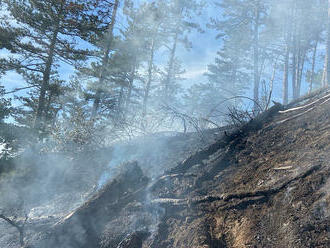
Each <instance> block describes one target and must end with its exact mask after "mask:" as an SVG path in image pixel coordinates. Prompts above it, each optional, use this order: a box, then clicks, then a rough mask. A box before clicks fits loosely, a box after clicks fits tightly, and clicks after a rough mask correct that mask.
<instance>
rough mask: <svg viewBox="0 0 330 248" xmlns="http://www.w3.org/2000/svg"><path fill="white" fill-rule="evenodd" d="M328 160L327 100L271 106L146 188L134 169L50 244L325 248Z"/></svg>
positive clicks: (328, 96) (329, 230)
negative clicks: (55, 241)
mask: <svg viewBox="0 0 330 248" xmlns="http://www.w3.org/2000/svg"><path fill="white" fill-rule="evenodd" d="M329 151H330V93H329V91H323V92H319V93H318V94H316V95H315V96H313V97H310V98H307V99H301V100H300V101H299V102H297V103H295V104H292V105H290V106H287V107H285V108H283V107H282V106H281V105H275V106H274V107H272V108H271V109H270V110H269V111H267V112H265V113H263V114H262V115H260V116H259V117H258V118H256V119H255V120H253V121H252V122H250V123H248V124H247V125H245V126H244V127H242V128H240V129H238V130H235V131H233V132H232V133H229V134H226V135H224V136H223V137H222V138H221V139H219V140H218V141H217V142H215V143H214V144H213V145H211V146H209V147H208V148H206V149H204V150H202V151H198V152H196V153H195V154H193V155H191V156H190V157H189V158H187V159H186V160H184V161H183V162H181V163H180V164H178V165H177V166H176V167H174V168H173V169H171V170H169V171H167V172H166V173H165V174H164V175H163V176H161V177H159V178H157V179H156V180H154V181H151V182H149V183H148V180H147V179H146V178H145V177H144V176H143V174H142V172H141V170H140V169H139V168H138V166H137V165H136V164H134V163H133V164H132V165H131V166H132V168H133V169H132V170H129V171H133V173H132V172H130V173H128V174H127V173H126V176H125V177H120V178H119V179H118V180H116V181H114V182H112V183H110V184H109V186H107V187H106V188H105V189H104V190H103V191H101V192H100V193H99V194H98V195H97V196H95V197H94V198H92V199H91V200H90V201H89V202H87V203H86V204H85V205H84V206H82V207H81V208H79V209H78V210H76V211H75V212H73V213H72V214H71V215H70V216H69V217H67V218H65V219H63V220H62V221H60V222H59V223H57V224H56V225H54V226H52V227H51V228H50V229H49V230H47V233H48V234H47V235H50V236H51V237H52V240H59V239H58V237H61V238H62V241H57V242H58V243H56V245H57V247H68V248H73V247H91V245H92V246H93V247H102V248H116V247H117V248H128V247H134V248H146V247H153V248H171V247H176V248H187V247H197V248H221V247H279V248H282V247H283V248H284V247H330V179H329V176H330V164H329V163H330V153H329ZM126 180H127V183H126ZM116 185H117V186H118V185H120V190H119V191H118V188H117V187H114V186H116ZM128 185H131V186H130V187H129V186H128ZM107 196H111V197H107ZM86 213H88V214H86ZM77 220H79V221H77ZM96 220H98V221H96ZM91 223H92V225H91ZM86 225H87V226H86ZM58 230H60V231H58ZM77 230H78V232H79V235H81V234H83V239H79V240H77V238H76V237H77V236H75V235H73V234H72V232H76V231H77ZM47 235H46V236H47ZM80 237H81V236H80ZM63 238H65V240H66V241H65V242H64V243H63ZM81 240H86V242H84V243H83V244H81V243H79V242H81ZM78 241H79V242H78ZM45 242H46V243H47V237H46V238H44V239H43V243H42V244H43V245H41V243H38V241H36V242H34V244H33V247H40V248H42V247H45V244H46V243H45ZM91 242H92V243H91ZM52 245H54V243H52Z"/></svg>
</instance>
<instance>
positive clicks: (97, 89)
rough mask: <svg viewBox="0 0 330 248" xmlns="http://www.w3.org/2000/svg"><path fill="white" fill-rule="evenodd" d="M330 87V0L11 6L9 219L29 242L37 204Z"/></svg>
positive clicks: (1, 173)
mask: <svg viewBox="0 0 330 248" xmlns="http://www.w3.org/2000/svg"><path fill="white" fill-rule="evenodd" d="M329 83H330V0H329V1H327V0H155V1H153V0H0V189H1V190H0V203H1V199H6V200H8V201H7V202H5V203H3V204H2V205H1V204H0V221H1V218H2V219H4V220H6V221H7V222H8V223H13V224H14V225H13V226H15V225H16V226H17V227H18V229H19V232H20V233H21V236H23V231H24V230H23V229H24V228H23V226H24V225H21V224H22V223H23V222H22V220H23V219H22V218H23V217H25V215H26V213H27V212H29V211H30V213H31V212H32V215H33V213H34V211H40V212H43V211H44V210H45V209H43V208H42V209H41V210H40V208H38V207H36V205H37V204H40V206H41V205H42V204H44V205H46V206H50V205H55V206H56V204H57V200H58V199H59V198H61V197H62V198H61V199H59V200H58V202H61V204H63V203H64V202H65V203H66V204H67V205H70V204H69V203H68V202H70V203H71V202H73V201H75V203H76V204H73V205H72V206H71V205H70V206H67V205H65V204H64V205H65V206H64V207H63V209H66V210H68V209H70V210H72V209H73V208H74V207H77V206H80V205H79V204H81V203H82V202H83V201H84V200H85V199H86V198H88V197H89V196H90V195H91V194H93V193H95V191H97V190H98V189H99V188H100V187H102V186H103V185H104V184H105V183H106V182H107V180H108V179H109V178H113V177H114V175H117V172H118V171H120V169H118V168H117V167H116V166H118V165H119V164H122V163H124V162H127V161H128V160H139V162H140V161H143V163H144V166H145V167H144V168H142V170H144V171H143V172H142V170H141V169H140V168H139V167H138V166H137V165H136V167H135V169H134V170H135V171H138V172H139V175H140V174H141V175H140V176H141V177H142V176H143V175H144V174H143V173H145V174H146V175H147V176H149V177H150V178H154V177H156V176H159V175H160V174H161V173H162V171H163V170H165V169H168V167H169V166H170V165H169V164H174V163H177V162H180V161H177V160H178V159H179V156H178V158H177V159H172V157H171V156H172V155H173V154H176V153H179V154H180V155H182V156H184V155H186V153H188V152H191V150H192V149H193V150H194V151H195V150H198V149H200V147H201V146H202V144H203V145H204V144H208V142H211V141H213V139H214V137H213V136H212V135H213V134H210V133H211V132H214V133H215V135H214V136H216V135H219V133H220V132H221V134H223V135H224V136H226V138H228V139H230V138H231V136H227V132H226V131H224V130H225V129H224V128H229V129H230V130H231V128H237V126H240V125H242V124H245V123H246V122H248V121H249V120H251V119H253V120H254V119H255V118H258V117H257V116H260V114H261V113H264V112H265V111H267V110H269V109H270V108H271V107H272V105H273V103H274V104H275V109H276V110H279V109H280V108H281V107H282V105H281V104H283V105H287V104H289V103H290V102H292V101H295V100H297V99H299V98H300V97H301V96H302V95H305V94H307V93H309V94H311V93H312V92H314V91H316V90H318V89H322V88H327V87H328V85H329ZM326 101H327V100H326ZM279 103H281V104H279ZM314 103H315V102H314ZM266 113H267V112H266ZM261 116H262V114H261ZM285 121H287V120H285ZM257 122H258V121H257ZM215 130H216V131H215ZM158 135H159V136H158ZM162 135H163V136H162ZM175 135H176V136H175ZM211 136H212V137H211ZM160 137H162V138H160ZM164 137H165V138H164ZM177 137H180V138H177ZM210 137H211V138H210ZM183 140H184V142H186V143H185V144H183V143H184V142H183ZM196 140H198V141H196ZM129 141H130V142H132V143H129ZM189 142H190V143H193V144H191V145H189V146H188V145H187V143H189ZM220 143H221V142H220ZM169 144H170V145H169ZM213 148H214V147H213ZM213 148H212V149H213ZM189 149H190V150H189ZM212 149H211V150H212ZM214 149H215V148H214ZM179 150H180V152H178V151H179ZM212 151H213V150H212ZM151 152H153V153H152V155H150V153H151ZM199 154H202V155H201V156H204V155H205V154H204V155H203V152H201V153H197V155H198V156H199ZM212 154H213V153H212ZM197 155H196V156H197ZM173 156H174V155H173ZM226 156H227V155H226ZM180 159H181V158H180ZM165 160H166V162H164V161H165ZM192 160H193V159H192ZM201 161H203V160H201ZM193 162H194V160H193ZM193 162H191V161H190V160H188V162H187V161H185V162H183V163H182V164H189V163H193ZM198 163H199V162H198ZM200 164H203V162H200ZM110 167H111V168H110ZM119 167H120V166H119ZM148 170H150V171H149V174H148V173H146V171H148ZM131 174H134V172H132V173H131ZM192 174H193V173H192ZM131 176H132V177H133V178H134V176H137V175H131ZM188 177H190V176H188ZM188 177H187V178H188ZM192 177H194V176H192ZM144 179H145V181H143V185H144V184H147V181H148V180H147V179H146V178H144ZM187 180H188V179H187ZM189 180H190V179H189ZM136 183H137V185H135V186H136V187H137V186H140V185H139V182H136ZM3 185H4V186H5V188H4V189H3V190H2V186H3ZM82 185H83V186H82ZM119 185H124V186H125V187H128V190H130V189H129V185H125V179H122V181H121V182H120V183H119ZM124 186H123V187H124ZM68 189H70V190H68ZM136 190H137V189H136ZM148 190H149V189H148ZM148 190H146V191H148ZM76 192H79V193H77V194H75V193H76ZM86 192H87V193H86ZM80 193H81V195H79V194H80ZM122 193H123V194H125V193H126V188H125V190H124V188H123V192H122ZM144 193H145V192H144ZM70 194H75V196H74V197H73V198H72V195H70ZM49 195H51V196H53V195H56V197H54V198H52V199H51V200H50V199H49V198H51V197H50V196H49ZM59 195H60V196H59ZM47 197H48V198H47ZM57 197H58V198H57ZM71 198H72V199H71ZM146 198H148V197H146ZM45 199H47V200H45ZM63 199H64V200H63ZM67 199H69V200H67ZM70 199H71V201H70ZM33 204H35V205H33ZM44 205H43V206H44ZM13 206H14V207H13ZM40 206H39V207H40ZM2 208H4V210H3V209H2ZM16 208H17V209H16ZM31 208H32V209H33V211H32V210H31ZM11 209H15V211H16V210H17V213H13V212H14V210H13V212H11V211H10V210H11ZM6 211H7V212H9V213H7V212H6ZM45 212H47V211H45ZM55 212H56V211H55ZM43 213H44V212H43ZM47 213H48V212H47ZM57 213H58V212H56V214H57ZM157 214H158V213H157ZM15 216H19V218H14V217H15ZM25 221H26V220H25ZM24 224H25V222H24ZM21 226H22V227H21ZM17 227H16V228H17ZM0 235H1V234H0ZM0 239H1V237H0ZM0 241H1V240H0ZM23 241H24V240H23ZM23 241H22V242H23ZM22 242H21V243H22ZM23 243H24V242H23ZM0 246H1V243H0Z"/></svg>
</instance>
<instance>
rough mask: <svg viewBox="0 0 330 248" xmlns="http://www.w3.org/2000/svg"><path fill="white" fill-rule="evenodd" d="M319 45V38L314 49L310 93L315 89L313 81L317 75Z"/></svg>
mask: <svg viewBox="0 0 330 248" xmlns="http://www.w3.org/2000/svg"><path fill="white" fill-rule="evenodd" d="M317 46H318V40H316V42H315V46H314V50H313V58H312V72H311V78H310V84H309V93H312V91H313V83H314V77H315V62H316V52H317Z"/></svg>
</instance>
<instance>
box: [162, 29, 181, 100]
mask: <svg viewBox="0 0 330 248" xmlns="http://www.w3.org/2000/svg"><path fill="white" fill-rule="evenodd" d="M178 35H179V29H178V28H177V29H176V31H175V35H174V39H173V46H172V48H171V51H170V60H169V63H168V71H167V76H166V80H165V92H164V96H165V97H164V100H165V103H168V100H169V89H170V85H171V81H172V78H173V68H174V59H175V54H176V47H177V43H178Z"/></svg>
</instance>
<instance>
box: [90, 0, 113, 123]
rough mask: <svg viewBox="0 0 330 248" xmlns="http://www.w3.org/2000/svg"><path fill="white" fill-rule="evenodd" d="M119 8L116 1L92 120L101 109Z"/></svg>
mask: <svg viewBox="0 0 330 248" xmlns="http://www.w3.org/2000/svg"><path fill="white" fill-rule="evenodd" d="M118 7H119V0H116V1H115V4H114V7H113V13H112V16H111V23H110V25H109V29H108V34H107V36H108V37H107V45H106V47H105V51H104V54H103V58H102V65H101V71H100V75H99V82H98V89H97V90H96V94H95V99H94V103H93V109H92V119H94V118H95V117H96V115H97V111H98V109H99V107H100V102H101V94H102V85H103V83H104V79H105V74H106V70H107V67H108V63H109V55H110V51H111V45H112V41H113V29H114V26H115V23H116V16H117V10H118Z"/></svg>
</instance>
